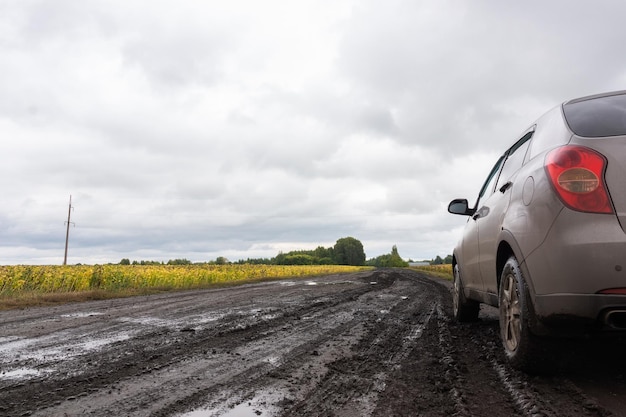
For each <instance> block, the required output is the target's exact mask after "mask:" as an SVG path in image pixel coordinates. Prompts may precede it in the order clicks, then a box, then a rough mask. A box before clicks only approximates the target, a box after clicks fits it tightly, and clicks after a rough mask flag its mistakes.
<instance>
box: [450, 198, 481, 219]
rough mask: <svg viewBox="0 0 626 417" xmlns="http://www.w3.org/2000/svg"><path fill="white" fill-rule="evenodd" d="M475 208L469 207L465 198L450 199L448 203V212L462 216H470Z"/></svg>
mask: <svg viewBox="0 0 626 417" xmlns="http://www.w3.org/2000/svg"><path fill="white" fill-rule="evenodd" d="M475 211H476V210H474V209H471V208H469V203H468V202H467V199H465V198H458V199H456V200H452V201H451V202H450V204H448V212H449V213H452V214H460V215H462V216H471V215H473V214H474V212H475Z"/></svg>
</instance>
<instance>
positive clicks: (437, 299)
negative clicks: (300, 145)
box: [0, 269, 626, 417]
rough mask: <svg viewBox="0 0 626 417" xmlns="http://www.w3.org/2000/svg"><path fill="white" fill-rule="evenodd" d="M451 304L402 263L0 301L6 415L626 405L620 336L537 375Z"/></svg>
mask: <svg viewBox="0 0 626 417" xmlns="http://www.w3.org/2000/svg"><path fill="white" fill-rule="evenodd" d="M450 308H451V307H450V296H449V283H447V282H445V281H442V280H438V279H435V278H428V277H426V276H423V275H421V274H419V273H417V272H414V271H409V270H401V269H399V270H376V271H369V272H361V273H358V274H351V275H342V276H326V277H318V278H311V279H298V280H291V281H289V280H287V281H276V282H265V283H259V284H251V285H244V286H240V287H234V288H228V289H218V290H205V291H194V292H184V293H170V294H162V295H155V296H149V297H137V298H132V299H120V300H112V301H99V302H89V303H81V304H73V305H65V306H59V307H54V308H31V309H24V310H18V311H5V312H0V415H3V416H31V415H32V416H66V415H67V416H184V417H200V416H612V415H615V416H619V415H626V378H625V372H626V359H625V357H626V355H624V353H623V352H625V351H626V350H625V347H626V344H623V343H616V342H611V343H603V344H602V345H599V344H597V343H596V344H593V345H591V346H587V345H583V344H581V343H577V344H570V345H568V346H567V348H566V349H565V350H564V352H566V354H565V353H564V355H563V358H562V359H563V368H562V369H563V370H562V371H560V372H559V373H557V374H556V375H553V376H550V377H546V376H544V377H537V376H528V375H525V374H522V373H519V372H517V371H515V370H513V369H510V368H509V367H508V366H507V365H506V364H505V363H504V360H503V357H502V355H501V349H500V345H499V342H498V340H497V331H498V323H497V316H496V314H495V311H494V310H493V309H484V310H482V311H481V318H482V320H481V321H480V322H478V323H474V324H469V325H459V324H456V323H454V322H452V321H451V320H450Z"/></svg>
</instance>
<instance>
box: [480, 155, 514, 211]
mask: <svg viewBox="0 0 626 417" xmlns="http://www.w3.org/2000/svg"><path fill="white" fill-rule="evenodd" d="M505 156H506V154H505V155H502V156H501V157H500V159H498V162H496V164H495V165H494V166H493V168H491V172H489V176H488V177H487V179H486V180H485V183H484V184H483V186H482V188H481V189H480V193H479V194H478V200H477V201H476V207H475V208H477V209H478V208H480V204H481V202H482V201H483V200H486V199H487V198H489V196H491V194H493V190H494V189H495V185H496V181H497V180H498V174H499V173H500V168H502V162H503V161H504V158H505Z"/></svg>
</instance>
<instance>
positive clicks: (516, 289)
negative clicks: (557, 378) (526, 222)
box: [498, 256, 552, 373]
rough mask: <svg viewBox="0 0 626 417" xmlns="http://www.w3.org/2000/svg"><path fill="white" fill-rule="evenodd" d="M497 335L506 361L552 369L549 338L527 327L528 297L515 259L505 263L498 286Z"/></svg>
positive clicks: (528, 369)
mask: <svg viewBox="0 0 626 417" xmlns="http://www.w3.org/2000/svg"><path fill="white" fill-rule="evenodd" d="M498 299H499V309H500V336H501V339H502V344H503V346H504V351H505V354H506V357H507V359H508V361H509V362H510V363H511V365H512V366H513V367H515V368H517V369H520V370H523V371H526V372H531V373H546V372H551V371H552V367H551V366H550V365H551V362H550V358H549V351H548V341H547V340H543V339H541V338H539V337H537V336H535V335H534V334H532V333H531V331H530V326H529V321H530V318H531V317H530V314H531V313H530V305H529V303H530V299H529V296H528V290H527V287H526V281H525V280H524V276H523V274H522V271H521V269H520V267H519V264H518V262H517V259H516V258H515V257H514V256H512V257H510V258H509V259H508V260H507V261H506V264H505V265H504V269H503V270H502V274H501V278H500V290H499V295H498Z"/></svg>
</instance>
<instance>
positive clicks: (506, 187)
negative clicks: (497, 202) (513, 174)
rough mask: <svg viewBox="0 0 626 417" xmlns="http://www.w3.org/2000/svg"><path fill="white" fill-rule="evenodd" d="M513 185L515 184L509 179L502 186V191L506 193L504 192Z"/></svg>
mask: <svg viewBox="0 0 626 417" xmlns="http://www.w3.org/2000/svg"><path fill="white" fill-rule="evenodd" d="M512 185H513V183H512V182H511V181H507V183H506V184H504V185H503V186H502V187H500V192H501V193H502V194H504V192H505V191H506V190H508V189H509V188H511V186H512Z"/></svg>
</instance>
